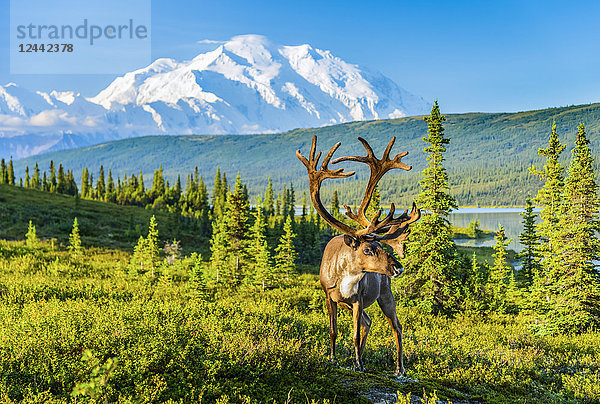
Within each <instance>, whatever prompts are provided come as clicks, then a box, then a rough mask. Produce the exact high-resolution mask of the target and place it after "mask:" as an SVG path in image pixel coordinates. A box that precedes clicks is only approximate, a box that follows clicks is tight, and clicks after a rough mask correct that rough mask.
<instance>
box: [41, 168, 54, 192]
mask: <svg viewBox="0 0 600 404" xmlns="http://www.w3.org/2000/svg"><path fill="white" fill-rule="evenodd" d="M51 190H52V184H51V183H50V181H48V179H47V178H46V171H44V174H43V178H42V191H44V192H52V191H51Z"/></svg>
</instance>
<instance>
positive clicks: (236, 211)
mask: <svg viewBox="0 0 600 404" xmlns="http://www.w3.org/2000/svg"><path fill="white" fill-rule="evenodd" d="M249 216H250V203H249V201H248V199H247V196H246V195H245V194H244V187H243V184H242V179H241V176H240V174H239V173H238V175H237V178H236V180H235V186H234V190H233V192H232V193H229V195H228V197H227V203H226V205H225V218H226V223H227V234H228V235H229V237H230V246H231V259H232V260H233V263H234V266H233V268H232V269H233V273H232V274H231V275H232V278H233V280H232V282H233V284H234V285H238V284H239V283H240V282H241V281H242V278H243V273H242V272H243V271H242V270H243V267H244V263H245V261H246V256H245V249H246V243H247V240H248V220H249Z"/></svg>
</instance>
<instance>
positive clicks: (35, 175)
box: [31, 163, 42, 189]
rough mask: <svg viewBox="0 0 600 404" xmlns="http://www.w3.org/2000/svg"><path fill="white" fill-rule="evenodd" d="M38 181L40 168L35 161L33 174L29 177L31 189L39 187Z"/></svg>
mask: <svg viewBox="0 0 600 404" xmlns="http://www.w3.org/2000/svg"><path fill="white" fill-rule="evenodd" d="M41 186H42V184H41V182H40V169H39V167H38V163H35V169H34V171H33V176H32V177H31V188H33V189H41Z"/></svg>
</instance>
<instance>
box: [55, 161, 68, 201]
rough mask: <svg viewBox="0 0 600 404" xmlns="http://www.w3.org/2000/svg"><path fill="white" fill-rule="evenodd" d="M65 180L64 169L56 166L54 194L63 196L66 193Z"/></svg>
mask: <svg viewBox="0 0 600 404" xmlns="http://www.w3.org/2000/svg"><path fill="white" fill-rule="evenodd" d="M67 187H68V186H67V179H66V177H65V169H64V168H63V166H62V164H60V165H59V166H58V177H57V180H56V192H58V193H59V194H65V193H67V192H66V191H67Z"/></svg>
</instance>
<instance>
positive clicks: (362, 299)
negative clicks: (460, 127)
mask: <svg viewBox="0 0 600 404" xmlns="http://www.w3.org/2000/svg"><path fill="white" fill-rule="evenodd" d="M358 140H359V141H360V142H361V143H362V144H363V146H364V148H365V149H366V151H367V155H366V156H364V157H362V156H346V157H340V158H337V159H335V160H333V161H332V164H337V163H340V162H343V161H355V162H359V163H364V164H367V165H368V167H369V169H370V177H369V181H368V183H367V187H366V190H365V194H364V197H363V200H362V202H361V204H360V206H359V207H358V209H357V211H356V213H354V212H353V211H352V208H351V207H350V206H348V205H344V208H345V209H346V212H345V214H346V216H348V218H350V219H351V220H353V221H354V222H356V223H357V224H358V225H359V226H360V227H361V228H359V229H355V228H354V227H352V226H349V225H348V224H346V223H344V222H343V221H341V220H338V219H336V218H335V217H334V216H333V215H332V214H331V213H330V212H328V211H327V210H326V209H325V207H324V206H323V203H322V202H321V197H320V190H321V183H322V182H323V181H324V180H325V179H327V178H346V177H350V176H352V175H354V174H355V172H354V171H351V172H344V169H343V168H340V169H337V170H331V169H329V168H328V165H329V162H330V161H331V159H332V157H333V154H334V153H335V151H336V150H337V149H338V148H339V147H340V144H341V143H339V142H338V143H336V144H335V145H334V146H333V147H332V148H331V149H330V150H329V152H328V153H327V155H326V156H325V158H324V160H323V163H322V164H321V167H320V169H317V165H318V164H319V159H320V158H321V152H319V153H318V154H316V156H315V152H316V146H317V137H316V136H314V137H313V139H312V147H311V150H310V154H309V157H308V159H307V158H306V157H304V156H303V155H302V154H301V153H300V150H298V151H297V152H296V156H297V157H298V159H299V160H300V161H301V162H302V163H303V164H304V166H305V167H306V169H307V171H308V179H309V189H310V196H311V200H312V203H313V205H314V207H315V210H316V212H317V213H318V214H319V215H320V216H321V217H322V218H323V220H325V221H326V222H327V223H328V224H329V225H330V226H331V227H333V228H334V229H337V230H339V231H340V232H341V233H342V235H339V236H336V237H333V238H332V239H331V240H330V241H329V243H328V244H327V246H326V247H325V251H324V252H323V258H322V260H321V269H320V274H319V280H320V282H321V287H322V288H323V291H324V292H325V299H326V304H327V312H328V314H329V336H330V359H331V360H332V361H335V360H336V358H335V342H336V338H337V308H338V305H339V306H340V307H341V308H344V309H347V310H349V311H350V312H351V313H352V320H353V342H354V359H355V362H356V369H357V370H358V371H364V366H363V361H362V354H363V351H364V349H365V344H366V342H367V336H368V335H369V329H370V327H371V319H370V317H369V316H368V315H367V313H366V312H365V309H366V308H367V307H369V306H370V305H372V304H373V303H374V302H375V301H377V303H378V304H379V307H380V308H381V310H382V312H383V314H384V315H385V317H386V318H387V320H388V322H389V324H390V326H391V328H392V332H393V334H394V338H395V341H396V372H395V374H396V376H400V375H403V374H404V362H403V355H402V325H401V324H400V322H399V321H398V316H397V315H396V302H395V301H394V295H393V294H392V288H391V278H395V277H397V276H399V275H400V274H402V272H403V271H404V268H403V267H402V265H401V264H400V263H399V262H398V260H397V259H396V258H395V257H394V255H393V254H390V253H388V252H387V251H386V250H384V249H383V247H382V245H381V244H380V242H383V243H385V244H387V245H389V246H390V247H392V248H393V250H394V251H395V252H396V253H397V255H398V256H399V257H400V258H404V242H405V241H406V240H407V235H408V226H409V225H410V224H411V223H413V222H415V221H417V220H419V218H420V217H421V212H420V210H419V209H417V207H416V204H415V203H414V202H413V206H412V210H411V213H410V214H408V210H406V211H404V213H403V214H401V215H400V216H398V217H394V213H395V206H394V204H393V203H392V204H391V207H390V210H389V213H388V214H387V215H386V216H385V218H383V219H381V220H380V218H381V215H382V210H381V209H379V211H378V212H377V213H375V214H374V215H373V217H372V218H370V219H369V218H367V217H366V215H365V213H366V210H367V208H368V206H369V203H370V202H371V197H372V195H373V192H374V190H375V187H376V185H377V183H378V182H379V180H380V179H381V178H382V177H383V175H384V174H385V173H386V172H388V171H389V170H391V169H394V168H399V169H403V170H407V171H408V170H410V169H411V168H412V167H411V166H409V165H406V164H404V163H403V162H402V161H401V159H402V157H404V156H406V155H407V154H408V152H406V151H405V152H403V153H400V154H398V155H397V156H396V157H394V158H393V159H390V157H389V156H390V152H391V149H392V146H393V145H394V142H395V140H396V138H395V137H393V138H392V139H391V141H390V142H389V144H388V146H387V148H386V149H385V151H384V153H383V157H382V158H381V159H378V158H377V157H376V156H375V154H374V153H373V149H372V148H371V146H370V145H369V144H368V143H367V141H366V140H365V139H363V138H361V137H359V138H358ZM361 331H362V334H361Z"/></svg>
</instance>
